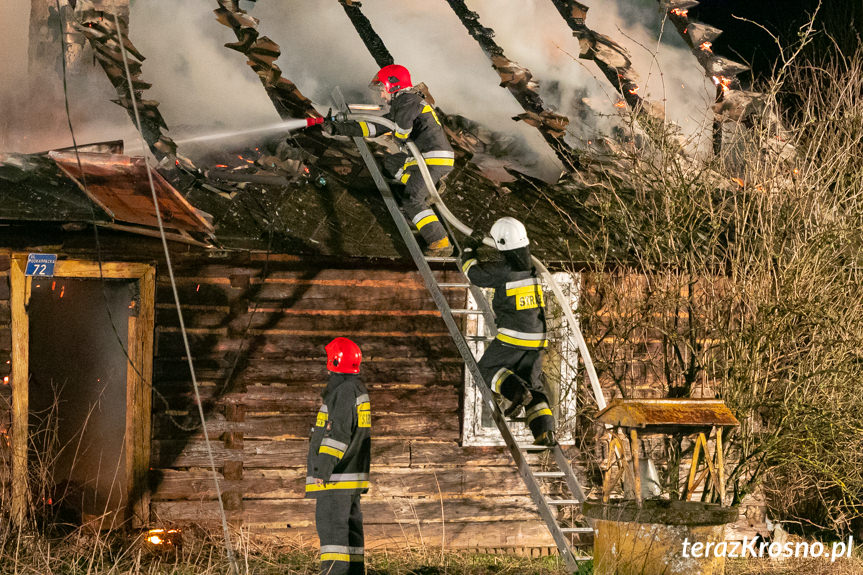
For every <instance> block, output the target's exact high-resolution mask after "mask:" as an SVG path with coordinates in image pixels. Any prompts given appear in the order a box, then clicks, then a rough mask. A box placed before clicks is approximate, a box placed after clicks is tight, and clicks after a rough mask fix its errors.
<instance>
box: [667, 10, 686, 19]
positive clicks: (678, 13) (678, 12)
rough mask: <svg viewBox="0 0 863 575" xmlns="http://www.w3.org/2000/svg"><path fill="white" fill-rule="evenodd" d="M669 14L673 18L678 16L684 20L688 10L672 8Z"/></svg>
mask: <svg viewBox="0 0 863 575" xmlns="http://www.w3.org/2000/svg"><path fill="white" fill-rule="evenodd" d="M671 13H672V14H673V15H675V16H680V17H681V18H686V17H687V15H689V10H684V9H682V8H672V9H671Z"/></svg>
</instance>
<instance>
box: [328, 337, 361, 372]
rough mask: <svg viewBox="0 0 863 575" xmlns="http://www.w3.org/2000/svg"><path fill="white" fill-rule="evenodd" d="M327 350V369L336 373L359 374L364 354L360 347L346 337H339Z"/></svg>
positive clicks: (329, 344)
mask: <svg viewBox="0 0 863 575" xmlns="http://www.w3.org/2000/svg"><path fill="white" fill-rule="evenodd" d="M324 349H326V350H327V369H328V370H330V371H333V372H335V373H359V372H360V363H361V362H362V361H363V352H361V351H360V346H358V345H357V344H355V343H354V342H352V341H351V340H349V339H348V338H346V337H337V338H336V339H334V340H333V341H331V342H330V343H328V344H327V345H326V347H325V348H324Z"/></svg>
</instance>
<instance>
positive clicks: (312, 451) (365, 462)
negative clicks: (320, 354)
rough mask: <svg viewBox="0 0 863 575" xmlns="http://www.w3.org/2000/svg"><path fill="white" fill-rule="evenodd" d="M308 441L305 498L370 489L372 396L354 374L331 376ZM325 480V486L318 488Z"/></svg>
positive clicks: (335, 374) (360, 491)
mask: <svg viewBox="0 0 863 575" xmlns="http://www.w3.org/2000/svg"><path fill="white" fill-rule="evenodd" d="M323 397H324V403H323V405H322V406H321V408H320V410H318V416H317V419H316V420H315V425H314V427H312V436H311V439H310V441H309V457H308V471H307V473H306V497H317V496H318V495H319V494H320V493H326V492H335V493H342V494H349V493H365V492H366V491H368V489H369V463H370V461H371V428H372V415H371V404H370V402H369V394H368V391H367V390H366V386H365V385H363V382H362V381H360V378H359V377H358V376H356V375H353V374H342V373H331V374H330V379H329V382H328V383H327V387H326V389H324V392H323ZM316 479H323V480H324V485H317V482H316V481H315V480H316Z"/></svg>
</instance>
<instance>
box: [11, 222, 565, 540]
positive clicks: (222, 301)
mask: <svg viewBox="0 0 863 575" xmlns="http://www.w3.org/2000/svg"><path fill="white" fill-rule="evenodd" d="M114 241H120V240H116V239H115V240H114ZM86 244H87V242H86V241H82V242H81V244H77V243H75V242H67V244H66V245H64V246H63V249H56V247H53V248H52V249H51V250H50V251H51V252H56V253H59V254H60V257H61V258H63V257H66V258H77V259H90V260H93V259H95V258H94V255H93V252H92V250H91V249H89V248H87V247H86ZM106 245H107V242H106V244H105V245H103V260H104V261H130V260H134V261H146V262H150V263H154V264H156V266H157V280H156V281H157V285H156V310H155V312H156V330H155V346H154V365H153V368H154V378H153V388H154V394H153V399H152V406H153V411H152V440H151V453H152V459H151V468H152V469H151V472H150V499H151V504H150V519H151V525H152V526H154V527H157V526H167V525H181V524H184V523H189V522H194V523H203V524H215V523H216V522H217V521H218V507H217V504H216V501H215V489H214V486H213V479H212V473H211V471H210V469H209V462H208V456H207V451H206V447H205V444H204V440H203V433H202V430H201V429H200V422H199V417H198V413H197V408H196V405H195V403H194V392H193V388H192V383H191V377H190V375H189V370H188V365H187V362H186V357H185V355H186V354H185V351H184V347H183V342H182V337H181V333H180V329H179V321H178V319H177V313H176V309H175V304H174V302H173V295H172V290H171V285H170V282H169V279H168V275H167V273H165V267H164V265H163V264H162V263H161V262H160V261H159V256H158V249H159V246H158V244H157V243H152V244H151V243H150V241H149V240H142V239H139V238H134V241H125V242H123V243H121V244H118V245H113V244H112V247H106ZM28 249H30V250H32V251H38V250H37V249H33V248H28ZM46 251H47V250H46ZM177 252H178V253H176V254H172V259H173V263H174V271H175V275H176V280H177V287H178V290H179V296H180V301H181V303H182V310H183V316H184V320H185V324H186V328H187V333H188V335H189V343H190V347H191V350H192V357H193V360H194V364H195V371H196V376H197V380H198V384H199V386H200V393H201V398H202V402H203V404H204V409H205V413H206V420H207V430H208V433H209V437H210V440H211V446H212V450H213V455H214V458H215V463H216V467H217V471H218V475H219V480H220V482H221V484H220V485H221V490H222V493H223V497H224V504H225V508H226V511H227V514H228V518H229V520H230V521H231V523H232V524H233V525H235V526H240V525H242V526H243V527H244V528H245V529H248V530H250V531H251V532H252V533H258V534H261V535H267V536H276V537H278V538H280V539H284V540H288V541H292V542H297V543H305V544H316V543H317V537H316V535H315V531H314V502H313V501H311V500H305V499H304V498H303V495H304V484H305V472H306V470H305V460H306V453H307V449H308V440H307V438H308V435H309V430H310V428H311V425H312V423H313V421H314V418H315V414H316V411H317V408H318V406H319V405H320V401H321V398H320V392H321V390H322V389H323V387H324V385H325V382H326V378H327V375H326V369H325V353H324V348H323V346H324V345H325V344H326V343H327V342H328V341H330V340H331V339H332V338H334V337H336V336H339V335H344V336H347V337H350V338H352V339H354V340H355V341H357V343H358V344H359V345H360V346H361V348H362V350H363V355H364V363H363V372H362V374H363V379H364V381H365V383H366V385H367V386H368V388H369V394H370V396H371V402H372V414H373V415H372V437H373V443H372V445H373V454H372V457H373V460H372V462H373V466H372V489H371V491H370V492H369V494H368V495H367V496H365V497H364V500H363V501H364V503H363V509H364V518H365V525H366V531H367V543H368V546H369V547H370V548H374V547H381V546H387V547H391V548H400V549H401V548H405V547H406V546H410V545H415V546H420V545H426V546H440V545H442V544H443V545H445V546H447V547H460V548H474V549H475V548H481V549H485V550H511V549H513V548H542V549H547V548H549V547H551V546H552V545H553V542H552V540H551V538H550V536H549V535H548V532H547V530H546V528H545V526H544V524H543V523H542V522H541V521H540V520H539V517H538V515H537V513H536V512H535V510H534V508H533V505H532V504H531V502H530V500H529V498H528V496H527V492H526V490H525V489H524V487H523V485H522V483H521V480H520V478H519V476H518V474H517V473H516V472H515V470H514V468H513V466H512V462H511V459H510V456H509V455H508V453H506V452H505V451H504V450H503V449H500V448H477V447H474V448H463V447H461V446H460V445H459V440H460V435H461V429H460V425H461V413H460V403H461V397H462V391H463V388H462V386H463V377H464V374H463V364H462V362H461V360H460V358H459V355H458V352H457V350H456V348H455V345H454V344H453V343H452V341H451V340H450V338H449V335H448V334H447V331H446V327H445V325H444V324H443V321H442V320H441V318H440V315H439V313H438V312H437V310H436V308H435V306H434V303H433V301H432V299H431V297H430V296H429V295H428V293H427V291H426V290H425V287H424V285H423V283H422V279H421V277H420V276H419V274H418V273H417V272H415V271H413V270H412V269H411V268H410V267H408V265H409V264H407V263H405V262H402V263H400V264H393V263H392V262H389V261H384V262H378V263H375V262H370V261H368V260H366V261H363V262H351V261H345V260H343V261H341V262H322V261H316V260H307V259H306V260H303V259H299V258H296V257H293V256H284V255H270V256H267V255H266V254H249V253H237V254H225V253H210V254H205V253H202V252H200V251H197V250H195V249H193V248H185V247H178V248H177ZM2 261H5V262H6V263H5V264H4V265H3V266H2V268H0V273H2V274H4V275H3V276H2V279H0V330H2V331H0V354H2V358H0V362H2V364H0V369H2V370H3V373H4V374H6V373H8V369H9V364H8V363H5V362H7V361H8V358H9V352H8V350H9V348H10V345H9V343H10V341H11V332H10V328H9V325H10V323H9V322H10V318H9V306H8V297H9V294H8V291H9V290H8V285H9V282H8V258H6V259H5V260H2ZM0 263H2V262H0ZM438 273H439V274H440V279H441V280H442V281H444V280H446V281H450V282H454V281H457V279H458V278H457V277H456V274H455V272H454V271H453V272H443V271H440V272H438ZM447 297H448V298H450V301H451V303H452V304H453V306H454V307H463V305H464V300H465V298H466V292H465V290H455V289H453V290H448V293H447ZM6 387H7V388H8V386H6ZM6 391H7V390H6V389H4V390H3V392H4V393H5V392H6ZM6 395H9V394H6ZM4 397H5V395H4ZM6 403H8V401H7V402H4V403H3V404H2V409H4V411H3V413H2V417H3V420H2V421H3V422H8V415H7V414H8V410H7V409H6V407H7V405H6ZM5 424H6V423H4V425H5Z"/></svg>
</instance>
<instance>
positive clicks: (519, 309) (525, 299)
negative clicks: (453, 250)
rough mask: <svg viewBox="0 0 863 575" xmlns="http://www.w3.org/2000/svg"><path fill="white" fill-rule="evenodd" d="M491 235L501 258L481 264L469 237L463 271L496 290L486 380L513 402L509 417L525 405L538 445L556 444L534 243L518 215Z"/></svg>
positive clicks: (484, 361) (484, 367)
mask: <svg viewBox="0 0 863 575" xmlns="http://www.w3.org/2000/svg"><path fill="white" fill-rule="evenodd" d="M490 235H491V237H492V239H493V240H494V243H495V246H496V247H497V249H498V250H499V251H500V253H501V255H502V256H503V261H502V262H496V263H492V262H489V263H480V262H479V261H478V260H477V256H476V247H477V246H478V244H477V243H476V242H475V241H473V242H471V239H470V238H469V239H468V240H467V241H466V247H465V249H464V250H463V253H462V271H463V272H464V273H465V275H466V276H467V277H468V279H469V280H470V281H471V283H473V284H475V285H477V286H479V287H486V288H494V299H493V300H492V309H493V310H494V313H495V322H496V324H497V337H496V338H495V339H494V341H492V342H491V343H490V344H489V346H488V347H487V348H486V350H485V353H484V354H483V356H482V358H481V359H480V360H479V369H480V372H481V373H482V376H483V379H485V381H486V383H487V384H488V385H489V387H491V389H492V391H493V392H495V393H498V394H500V395H502V396H503V397H505V398H506V399H507V400H509V401H510V406H509V407H508V408H507V410H506V412H505V415H507V416H509V415H512V414H513V413H515V412H516V411H517V410H518V408H519V407H521V406H524V408H525V422H526V423H527V425H528V427H529V428H530V431H531V432H532V433H533V436H534V439H535V441H534V443H535V444H537V445H547V446H552V445H554V444H555V437H554V416H553V415H552V412H551V409H550V408H549V405H548V398H547V397H546V395H545V387H544V383H543V382H544V379H545V378H544V376H543V373H542V360H543V354H544V351H543V350H544V348H545V347H546V346H547V345H548V340H547V339H546V338H547V336H546V332H545V329H546V327H545V301H544V299H543V294H542V285H541V284H540V281H539V278H538V277H537V275H536V270H535V269H534V267H533V265H532V264H531V260H530V250H529V248H528V244H529V243H530V242H529V240H528V237H527V230H525V228H524V225H523V224H522V223H521V222H520V221H518V220H516V219H515V218H509V217H506V218H500V219H499V220H497V221H496V222H495V223H494V225H493V226H492V227H491V231H490Z"/></svg>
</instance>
